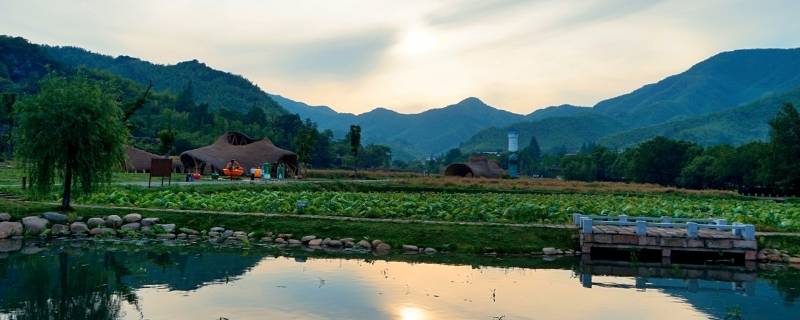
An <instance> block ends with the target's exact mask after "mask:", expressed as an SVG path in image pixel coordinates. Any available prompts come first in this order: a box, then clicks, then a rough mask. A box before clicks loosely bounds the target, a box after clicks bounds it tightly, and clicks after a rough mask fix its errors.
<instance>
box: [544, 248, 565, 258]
mask: <svg viewBox="0 0 800 320" xmlns="http://www.w3.org/2000/svg"><path fill="white" fill-rule="evenodd" d="M542 253H543V254H545V255H548V256H551V255H559V254H563V253H564V252H563V251H561V249H556V248H542Z"/></svg>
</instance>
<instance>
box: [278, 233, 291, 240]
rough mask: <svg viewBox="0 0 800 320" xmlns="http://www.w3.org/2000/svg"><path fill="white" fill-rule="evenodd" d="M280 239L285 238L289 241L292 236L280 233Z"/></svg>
mask: <svg viewBox="0 0 800 320" xmlns="http://www.w3.org/2000/svg"><path fill="white" fill-rule="evenodd" d="M278 238H284V239H286V240H288V239H291V238H292V234H291V233H279V234H278Z"/></svg>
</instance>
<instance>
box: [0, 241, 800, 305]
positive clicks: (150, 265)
mask: <svg viewBox="0 0 800 320" xmlns="http://www.w3.org/2000/svg"><path fill="white" fill-rule="evenodd" d="M304 254H306V253H298V252H294V253H292V252H285V253H278V252H270V251H266V250H264V251H262V250H249V251H244V250H241V249H232V248H212V247H196V246H195V247H183V248H179V247H166V246H153V245H139V246H136V245H131V244H127V245H122V244H117V245H112V244H107V245H91V244H86V243H63V244H55V245H51V246H49V247H48V248H46V249H45V250H42V251H39V250H38V249H33V248H28V249H26V250H25V252H16V253H12V254H0V319H41V318H45V319H46V318H48V317H50V318H64V319H108V318H115V319H220V318H227V319H408V320H412V319H506V320H508V319H585V318H601V319H704V318H716V319H739V318H743V319H800V301H798V300H799V299H798V298H800V272H798V271H797V270H793V269H785V270H782V271H764V270H761V271H752V270H751V271H748V270H746V269H745V268H734V269H710V270H709V269H705V270H704V269H700V270H687V269H679V268H675V267H671V268H661V267H658V268H656V267H653V268H650V267H644V266H642V265H638V266H637V267H633V266H631V265H607V264H603V263H601V262H598V261H594V262H586V261H585V262H583V263H581V262H580V261H579V260H577V259H566V260H565V259H560V260H557V261H553V262H546V261H542V260H533V259H527V260H526V259H513V258H509V259H496V258H483V257H476V258H468V259H472V260H464V259H459V258H452V259H451V260H450V261H447V262H446V263H445V264H442V263H431V262H427V261H422V262H420V261H414V262H401V261H386V260H375V259H382V258H374V257H366V256H363V255H362V256H359V255H353V256H345V257H342V256H338V257H325V256H314V257H305V256H302V255H304ZM400 259H403V260H408V259H411V260H415V259H416V260H426V259H427V260H430V259H432V258H430V257H400Z"/></svg>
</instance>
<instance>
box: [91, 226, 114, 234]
mask: <svg viewBox="0 0 800 320" xmlns="http://www.w3.org/2000/svg"><path fill="white" fill-rule="evenodd" d="M89 234H91V235H93V236H113V235H116V234H117V231H115V230H114V229H111V228H106V227H97V228H94V229H92V230H90V231H89Z"/></svg>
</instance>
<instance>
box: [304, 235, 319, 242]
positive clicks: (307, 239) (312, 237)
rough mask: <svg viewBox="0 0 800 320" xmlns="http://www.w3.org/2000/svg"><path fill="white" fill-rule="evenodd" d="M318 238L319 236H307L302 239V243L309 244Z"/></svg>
mask: <svg viewBox="0 0 800 320" xmlns="http://www.w3.org/2000/svg"><path fill="white" fill-rule="evenodd" d="M316 238H317V236H305V237H303V238H301V239H300V241H302V242H303V243H307V242H309V241H311V240H314V239H316Z"/></svg>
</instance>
